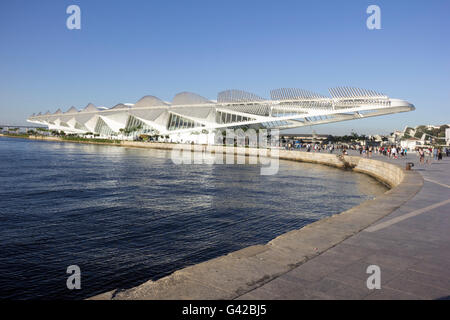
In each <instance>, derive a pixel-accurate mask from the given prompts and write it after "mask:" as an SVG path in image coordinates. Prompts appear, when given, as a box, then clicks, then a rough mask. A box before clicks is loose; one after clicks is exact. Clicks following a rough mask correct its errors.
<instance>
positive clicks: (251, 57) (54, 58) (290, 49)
mask: <svg viewBox="0 0 450 320" xmlns="http://www.w3.org/2000/svg"><path fill="white" fill-rule="evenodd" d="M71 4H76V5H79V6H80V8H81V13H82V17H81V20H82V22H81V23H82V25H81V27H82V28H81V30H68V29H67V28H66V19H67V17H68V14H66V8H67V7H68V6H69V5H71ZM371 4H376V5H378V6H380V8H381V25H382V29H381V30H368V29H367V27H366V19H367V17H368V14H367V13H366V8H367V7H368V6H369V5H371ZM449 38H450V1H446V0H443V1H433V0H431V1H419V0H418V1H403V0H395V1H378V0H371V1H363V0H358V1H357V0H345V1H344V0H342V1H336V0H332V1H323V0H317V1H301V0H296V1H283V0H277V1H275V0H272V1H263V0H259V1H253V0H240V1H234V0H227V1H215V0H209V1H203V0H184V1H171V0H164V1H151V0H143V1H138V0H131V1H125V0H114V1H109V0H84V1H76V0H68V1H66V0H54V1H53V0H41V1H24V0H2V1H1V2H0V46H1V50H0V74H1V77H0V125H1V124H16V125H18V124H25V123H26V122H25V119H26V118H27V116H29V115H30V114H32V113H34V112H36V113H37V112H39V111H43V112H45V111H47V110H50V111H51V112H54V111H56V110H57V109H58V108H61V109H62V110H63V111H65V110H67V109H68V108H69V107H71V106H72V105H73V106H75V107H77V108H82V107H84V106H86V104H87V103H88V102H92V103H94V104H95V105H102V106H113V105H115V104H117V103H119V102H123V103H134V102H136V101H137V100H138V99H139V98H141V97H142V96H144V95H148V94H152V95H156V96H158V97H160V98H162V99H164V100H168V101H170V100H171V99H172V97H173V96H174V95H175V94H176V93H178V92H180V91H192V92H196V93H199V94H200V95H203V96H205V97H207V98H210V99H215V98H216V95H217V92H219V91H222V90H225V89H243V90H247V91H250V92H254V93H256V94H258V95H260V96H263V97H269V92H270V90H271V89H274V88H279V87H298V88H304V89H309V90H312V91H316V92H319V93H322V94H327V93H328V92H327V89H328V88H329V87H334V86H339V85H342V86H356V87H362V88H368V89H373V90H377V91H381V92H384V93H386V94H388V95H389V96H391V97H395V98H402V99H405V100H408V101H410V102H411V103H413V104H414V105H415V106H416V108H417V110H416V111H414V112H410V113H403V114H397V115H390V116H383V117H376V118H372V119H365V120H356V121H348V122H342V123H339V124H329V125H322V126H316V127H312V128H303V129H301V130H296V131H298V132H311V130H315V131H316V132H317V133H332V134H345V133H350V132H351V130H354V131H356V132H358V133H365V134H373V133H389V132H391V131H392V130H394V129H397V128H403V127H404V126H405V125H413V126H414V125H417V124H441V123H450V112H449V110H450V106H449V101H450V62H449V61H450V59H449V57H450V41H449Z"/></svg>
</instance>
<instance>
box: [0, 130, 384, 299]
mask: <svg viewBox="0 0 450 320" xmlns="http://www.w3.org/2000/svg"><path fill="white" fill-rule="evenodd" d="M0 183H1V187H0V244H1V249H0V299H5V298H6V299H7V298H13V299H54V298H62V299H81V298H86V297H90V296H92V295H95V294H98V293H102V292H105V291H109V290H112V289H115V288H129V287H132V286H136V285H138V284H141V283H143V282H145V281H147V280H149V279H153V280H155V279H158V278H161V277H163V276H165V275H167V274H170V273H171V272H173V271H175V270H177V269H180V268H183V267H185V266H188V265H191V264H195V263H198V262H202V261H205V260H208V259H211V258H214V257H217V256H220V255H223V254H226V253H229V252H231V251H235V250H238V249H241V248H244V247H247V246H250V245H254V244H263V243H266V242H267V241H269V240H271V239H273V238H275V237H276V236H278V235H280V234H282V233H285V232H287V231H289V230H293V229H298V228H301V227H302V226H305V225H306V224H309V223H312V222H314V221H317V220H319V219H321V218H323V217H326V216H329V215H332V214H335V213H338V212H342V211H344V210H346V209H348V208H351V207H353V206H355V205H357V204H359V203H360V202H362V201H364V200H366V199H370V198H373V197H374V196H375V195H377V194H380V193H383V192H385V191H386V189H385V187H383V186H382V185H380V184H379V183H378V182H376V181H375V180H373V179H372V178H369V177H367V176H365V175H362V174H358V173H351V172H345V171H341V170H338V169H333V168H328V167H326V166H320V165H312V164H304V163H295V162H287V161H280V170H279V173H278V174H277V175H274V176H261V175H260V167H259V166H257V165H175V164H173V163H172V161H171V160H170V152H166V151H158V150H147V149H131V148H121V147H114V146H96V145H82V144H72V143H56V142H42V141H29V140H24V139H13V138H5V137H0ZM69 265H78V266H79V267H80V268H81V285H82V290H79V291H77V290H74V291H70V290H68V289H67V288H66V280H67V277H68V275H67V274H66V269H67V267H68V266H69Z"/></svg>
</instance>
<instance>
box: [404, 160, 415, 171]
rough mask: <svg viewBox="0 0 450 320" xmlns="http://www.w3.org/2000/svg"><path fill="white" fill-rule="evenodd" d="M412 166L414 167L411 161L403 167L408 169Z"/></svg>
mask: <svg viewBox="0 0 450 320" xmlns="http://www.w3.org/2000/svg"><path fill="white" fill-rule="evenodd" d="M412 167H414V163H412V162H407V163H406V168H405V169H406V170H408V171H409V170H411V168H412Z"/></svg>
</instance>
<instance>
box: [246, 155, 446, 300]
mask: <svg viewBox="0 0 450 320" xmlns="http://www.w3.org/2000/svg"><path fill="white" fill-rule="evenodd" d="M351 154H353V155H356V153H355V152H354V153H351ZM373 158H374V159H378V160H381V161H387V162H390V163H395V164H399V165H400V166H402V167H404V166H405V164H406V162H413V163H414V164H415V166H414V168H413V169H414V170H415V171H417V172H419V173H420V174H421V175H422V176H423V178H424V186H423V188H422V189H421V190H420V191H419V192H418V193H417V194H416V195H415V196H414V197H413V198H412V199H410V200H409V201H407V202H406V203H405V204H403V205H402V206H401V207H400V208H398V209H397V210H395V211H393V212H392V213H391V214H389V215H388V216H386V217H384V218H383V219H381V220H380V221H378V222H377V223H375V224H373V225H372V226H370V227H368V228H366V229H364V230H363V231H361V232H359V233H357V234H355V235H354V236H352V237H350V238H348V239H346V240H344V241H343V242H341V243H339V244H338V245H336V246H335V247H333V248H331V249H329V250H327V251H325V252H323V253H322V254H320V255H318V256H316V257H314V258H312V259H310V260H308V261H307V262H306V263H304V264H302V265H300V266H299V267H297V268H295V269H293V270H291V271H289V272H287V273H286V274H283V275H281V276H279V277H277V278H275V279H273V280H272V281H270V282H268V283H265V284H264V285H262V286H260V287H258V288H256V289H254V290H252V291H250V292H247V293H245V294H243V295H241V296H240V297H239V299H450V200H449V199H450V185H449V184H450V159H449V158H446V157H444V159H443V160H442V161H439V162H438V161H433V162H432V164H429V165H425V166H424V165H419V161H418V158H417V157H416V155H415V154H413V155H409V156H408V159H407V160H393V159H389V158H387V157H385V156H378V155H375V156H374V157H373ZM369 265H378V266H379V267H380V269H381V289H380V290H377V289H375V290H369V289H368V288H367V285H366V280H367V278H368V277H369V276H370V275H369V274H367V273H366V269H367V267H368V266H369Z"/></svg>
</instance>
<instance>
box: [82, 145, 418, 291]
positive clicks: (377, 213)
mask: <svg viewBox="0 0 450 320" xmlns="http://www.w3.org/2000/svg"><path fill="white" fill-rule="evenodd" d="M122 145H123V146H128V147H147V148H148V147H150V145H152V146H151V148H156V149H165V150H170V149H173V147H174V145H173V144H164V143H152V144H148V143H140V142H123V143H122ZM184 147H186V148H189V147H191V146H189V145H186V146H184ZM203 148H205V149H204V150H208V148H213V147H207V146H203ZM192 150H194V147H193V146H192ZM211 150H213V149H211ZM223 151H224V152H232V151H235V152H236V153H237V154H239V153H242V154H246V155H249V156H252V155H253V156H256V155H258V153H259V151H258V149H252V148H233V147H226V148H224V150H223ZM277 152H278V153H279V155H278V156H279V158H280V159H283V160H291V161H302V162H311V163H318V164H323V165H328V166H334V167H338V168H345V169H351V170H354V171H357V172H362V173H365V174H368V175H370V176H372V177H374V178H376V179H378V180H380V181H381V182H383V183H385V184H387V185H389V186H390V187H391V189H390V190H389V191H387V192H386V193H384V194H383V195H381V196H378V197H377V198H376V199H373V200H368V201H365V202H363V203H361V204H360V205H358V206H356V207H354V208H352V209H350V210H347V211H345V212H342V213H340V214H336V215H333V216H331V217H328V218H325V219H322V220H319V221H317V222H315V223H312V224H309V225H307V226H305V227H303V228H301V229H298V230H293V231H290V232H287V233H285V234H282V235H280V236H278V237H277V238H275V239H273V240H271V241H270V242H268V243H266V244H264V245H255V246H251V247H247V248H244V249H242V250H239V251H236V252H232V253H229V254H227V255H225V256H221V257H218V258H215V259H212V260H209V261H206V262H203V263H200V264H196V265H193V266H189V267H186V268H184V269H181V270H178V271H176V272H174V273H172V274H171V275H169V276H166V277H164V278H161V279H159V280H157V281H151V280H150V281H147V282H145V283H143V284H142V285H139V286H137V287H134V288H131V289H127V290H113V291H110V292H106V293H103V294H100V295H97V296H95V297H92V298H91V299H100V300H103V299H151V300H154V299H156V300H158V299H202V300H205V299H236V298H239V297H240V296H241V295H243V294H245V293H247V292H249V291H251V290H254V289H256V288H257V287H260V286H261V285H263V284H265V283H267V282H269V281H271V280H272V279H274V278H276V277H278V276H280V275H282V274H284V273H286V272H289V271H290V270H292V269H293V268H295V267H298V266H299V265H301V264H303V263H305V262H306V261H307V260H309V259H311V258H313V257H315V256H317V255H319V254H321V253H323V252H324V251H326V250H328V249H330V248H332V247H334V246H336V245H337V244H338V243H340V242H342V241H344V240H345V239H347V238H349V237H351V236H352V235H354V234H356V233H358V232H360V231H362V230H364V229H365V228H367V227H368V226H370V225H372V224H373V223H375V222H377V221H378V220H380V219H381V218H383V217H385V216H387V215H388V214H390V213H391V212H393V211H394V210H395V209H397V208H398V207H400V206H401V205H402V204H403V203H405V202H406V201H408V200H409V199H410V198H412V197H413V196H414V195H415V194H416V193H417V192H419V190H420V189H421V188H422V186H423V178H422V176H421V175H420V174H418V173H417V172H414V171H405V170H404V169H402V168H400V167H399V166H397V165H394V164H390V163H387V162H383V161H379V160H373V159H366V158H360V157H354V156H341V155H336V154H326V153H314V152H310V153H307V152H298V151H286V150H278V151H277ZM269 156H270V155H269ZM272 156H274V155H272Z"/></svg>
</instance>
